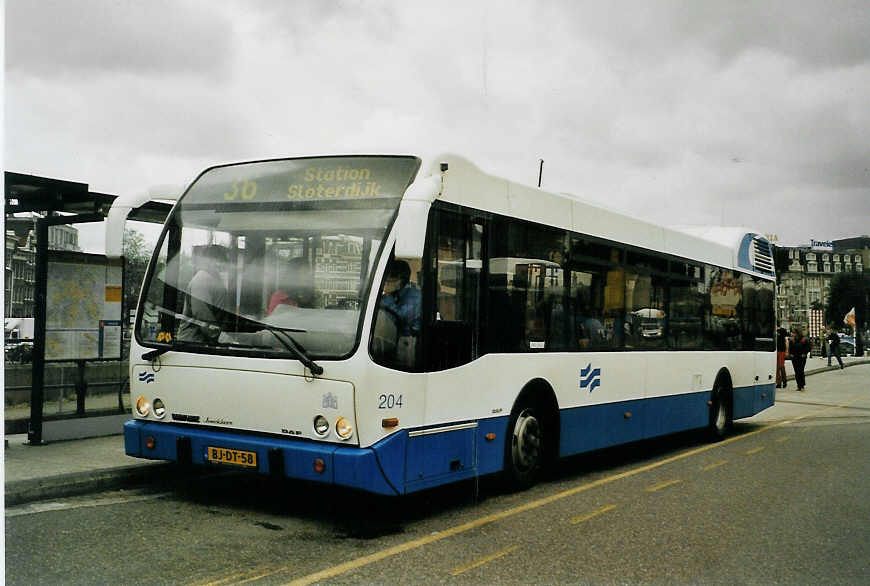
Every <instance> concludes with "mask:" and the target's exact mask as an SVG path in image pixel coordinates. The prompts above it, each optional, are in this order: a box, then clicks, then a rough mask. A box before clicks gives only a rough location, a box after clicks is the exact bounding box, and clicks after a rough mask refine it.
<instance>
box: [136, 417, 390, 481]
mask: <svg viewBox="0 0 870 586" xmlns="http://www.w3.org/2000/svg"><path fill="white" fill-rule="evenodd" d="M406 439H407V433H397V434H395V435H393V436H390V437H387V438H385V439H383V440H381V441H380V442H378V444H376V445H375V446H373V447H371V448H359V447H355V446H346V445H339V444H329V443H316V442H309V441H304V440H297V439H289V438H280V437H279V438H275V437H268V436H254V435H250V434H240V433H232V432H226V431H223V430H213V429H203V428H195V427H189V426H185V425H177V424H173V423H152V422H146V421H140V420H135V419H134V420H130V421H127V422H126V423H125V424H124V450H125V452H126V454H127V455H128V456H133V457H136V458H147V459H151V460H167V461H172V462H179V463H181V464H192V465H194V466H215V467H222V468H223V467H237V468H239V469H248V470H252V471H256V472H258V473H260V474H269V475H274V476H279V477H288V478H295V479H299V480H310V481H314V482H322V483H327V484H336V485H341V486H347V487H351V488H357V489H360V490H364V491H368V492H373V493H377V494H384V495H399V494H402V493H403V492H404V490H403V484H402V478H403V475H404V455H405V441H406ZM211 448H215V449H216V450H218V451H220V452H222V453H223V454H228V455H231V456H232V455H239V453H244V456H243V457H242V459H241V460H240V461H239V464H236V465H232V464H215V463H213V462H212V461H211V460H210V459H209V450H210V449H211ZM212 453H214V452H212ZM250 453H254V454H256V461H255V463H253V462H252V460H253V458H251V457H250Z"/></svg>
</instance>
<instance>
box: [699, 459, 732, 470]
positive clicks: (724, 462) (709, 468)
mask: <svg viewBox="0 0 870 586" xmlns="http://www.w3.org/2000/svg"><path fill="white" fill-rule="evenodd" d="M727 463H728V460H719V461H718V462H714V463H713V464H710V465H708V466H704V467H703V468H701V470H703V471H704V472H708V471H710V470H713V469H715V468H718V467H720V466H724V465H725V464H727Z"/></svg>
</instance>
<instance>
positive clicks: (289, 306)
mask: <svg viewBox="0 0 870 586" xmlns="http://www.w3.org/2000/svg"><path fill="white" fill-rule="evenodd" d="M419 165H420V161H419V159H416V158H413V157H386V156H380V157H376V156H371V157H369V156H352V157H318V158H305V159H286V160H278V161H265V162H257V163H245V164H239V165H230V166H223V167H215V168H212V169H209V170H207V171H206V172H204V173H203V174H202V175H200V177H199V178H198V179H197V180H196V181H195V182H194V183H193V185H191V187H190V188H189V189H188V190H187V192H186V193H185V194H184V196H183V197H182V198H181V199H180V200H179V202H178V203H177V204H176V206H175V208H174V209H173V212H172V214H171V215H170V217H169V219H168V220H167V223H166V226H165V228H164V231H163V234H162V236H161V240H160V243H159V245H158V249H157V251H156V252H155V257H154V259H152V262H151V267H150V269H149V275H148V278H147V280H146V282H145V285H144V288H143V295H142V299H141V307H140V311H139V317H138V320H139V321H138V323H137V327H136V333H137V339H138V340H139V342H140V343H143V344H145V345H147V346H150V347H153V348H157V349H165V350H171V349H176V350H184V351H191V352H205V353H212V354H214V353H242V354H248V355H251V354H253V355H257V356H267V357H269V356H275V357H287V356H288V355H289V356H291V357H294V358H300V356H299V354H300V353H302V354H303V356H304V360H303V361H306V360H310V358H311V357H320V358H337V357H342V356H346V355H348V354H349V353H350V352H351V351H352V350H353V349H354V347H355V345H356V340H357V332H358V329H359V327H360V324H361V321H362V320H361V309H362V305H363V302H364V295H365V293H366V291H367V290H368V287H369V283H370V280H371V271H372V268H373V267H374V266H375V264H376V256H377V254H378V252H379V250H380V248H381V243H382V242H383V239H384V237H385V235H386V230H387V228H388V227H389V226H390V223H391V222H392V220H393V218H394V216H395V214H396V213H397V210H398V206H399V202H400V200H401V197H402V195H403V193H404V191H405V189H406V188H407V187H408V185H409V184H410V183H411V181H412V180H413V178H414V175H415V174H416V172H417V169H418V168H419ZM288 338H289V339H290V340H289V342H288ZM300 359H302V358H300Z"/></svg>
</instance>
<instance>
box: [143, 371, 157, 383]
mask: <svg viewBox="0 0 870 586" xmlns="http://www.w3.org/2000/svg"><path fill="white" fill-rule="evenodd" d="M139 382H141V383H145V384H146V385H147V384H148V383H153V382H154V373H153V372H148V371H145V370H143V371H142V372H140V373H139Z"/></svg>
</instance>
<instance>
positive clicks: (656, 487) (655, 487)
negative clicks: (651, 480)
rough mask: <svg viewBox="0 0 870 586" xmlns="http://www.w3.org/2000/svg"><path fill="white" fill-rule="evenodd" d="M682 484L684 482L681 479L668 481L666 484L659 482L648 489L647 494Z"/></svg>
mask: <svg viewBox="0 0 870 586" xmlns="http://www.w3.org/2000/svg"><path fill="white" fill-rule="evenodd" d="M681 482H682V480H680V479H679V478H675V479H673V480H666V481H665V482H659V483H658V484H653V485H652V486H648V487H646V491H647V492H656V491H659V490H661V489H663V488H667V487H669V486H673V485H675V484H679V483H681Z"/></svg>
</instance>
